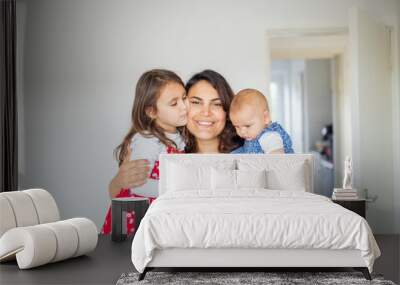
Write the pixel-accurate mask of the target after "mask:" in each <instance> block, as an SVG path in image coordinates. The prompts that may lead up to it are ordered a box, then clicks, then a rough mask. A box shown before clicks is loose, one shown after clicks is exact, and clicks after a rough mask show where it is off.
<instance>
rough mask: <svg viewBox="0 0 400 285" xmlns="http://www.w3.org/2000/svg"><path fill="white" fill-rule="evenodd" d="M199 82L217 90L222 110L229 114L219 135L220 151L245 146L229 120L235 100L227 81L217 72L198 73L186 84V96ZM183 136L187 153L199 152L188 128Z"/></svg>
mask: <svg viewBox="0 0 400 285" xmlns="http://www.w3.org/2000/svg"><path fill="white" fill-rule="evenodd" d="M199 81H207V82H208V83H209V84H210V85H211V86H212V87H213V88H214V89H215V90H217V92H218V95H219V98H220V99H221V103H222V108H223V109H224V111H225V112H226V114H227V119H226V124H225V128H224V129H223V131H222V133H221V134H220V135H219V138H220V142H219V146H218V151H219V152H221V153H228V152H231V151H232V150H234V149H235V148H238V147H239V146H241V145H242V144H243V139H242V138H240V137H239V136H238V135H236V131H235V128H234V126H233V125H232V122H231V121H230V119H229V116H228V114H229V108H230V105H231V102H232V100H233V96H234V93H233V91H232V88H231V87H230V86H229V84H228V82H227V81H226V79H225V78H224V77H223V76H222V75H221V74H219V73H218V72H216V71H213V70H210V69H207V70H204V71H202V72H200V73H197V74H195V75H193V76H192V78H190V79H189V81H188V82H187V83H186V86H185V89H186V94H189V90H190V88H192V87H193V86H194V85H195V84H197V83H198V82H199ZM183 136H184V138H185V143H186V147H185V151H186V152H187V153H193V152H197V151H198V146H197V142H196V138H195V137H194V136H193V135H192V134H191V133H190V132H189V130H188V129H187V127H184V129H183Z"/></svg>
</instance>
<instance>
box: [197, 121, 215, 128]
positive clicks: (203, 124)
mask: <svg viewBox="0 0 400 285" xmlns="http://www.w3.org/2000/svg"><path fill="white" fill-rule="evenodd" d="M196 124H197V125H199V126H201V127H210V126H212V125H213V124H214V122H209V121H196Z"/></svg>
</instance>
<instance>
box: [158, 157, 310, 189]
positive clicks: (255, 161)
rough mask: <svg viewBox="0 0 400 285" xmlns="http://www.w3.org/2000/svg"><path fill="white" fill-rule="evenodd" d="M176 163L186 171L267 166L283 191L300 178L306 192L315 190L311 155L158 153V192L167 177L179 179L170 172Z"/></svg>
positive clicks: (164, 185)
mask: <svg viewBox="0 0 400 285" xmlns="http://www.w3.org/2000/svg"><path fill="white" fill-rule="evenodd" d="M176 165H178V166H179V167H181V169H184V170H185V171H187V170H190V169H195V168H196V167H207V166H211V167H216V168H220V169H221V168H224V169H239V170H242V169H244V170H253V169H254V170H261V169H266V170H267V171H270V172H271V173H274V178H273V180H274V181H275V184H279V183H280V185H281V186H280V187H281V188H282V190H290V189H284V188H285V187H286V188H290V187H292V186H291V185H292V184H293V183H295V182H296V181H298V180H299V179H300V180H302V179H303V182H304V190H305V191H307V192H313V189H314V185H313V181H314V179H313V177H314V161H313V155H312V154H161V155H160V166H159V170H160V181H159V186H158V187H159V195H161V194H163V193H165V192H166V191H167V189H168V185H170V183H169V182H168V179H171V177H175V178H173V179H179V178H176V177H177V176H176V173H174V174H171V171H172V170H171V169H176V168H174V167H176ZM182 166H183V168H182ZM174 175H175V176H174ZM182 175H184V173H182ZM178 177H179V176H178ZM291 183H292V184H291ZM296 183H297V182H296Z"/></svg>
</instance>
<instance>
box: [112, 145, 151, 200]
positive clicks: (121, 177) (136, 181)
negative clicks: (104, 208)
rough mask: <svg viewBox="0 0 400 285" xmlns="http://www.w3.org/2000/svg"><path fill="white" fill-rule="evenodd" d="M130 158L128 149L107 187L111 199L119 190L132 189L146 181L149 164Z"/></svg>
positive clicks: (145, 161)
mask: <svg viewBox="0 0 400 285" xmlns="http://www.w3.org/2000/svg"><path fill="white" fill-rule="evenodd" d="M130 158H131V150H130V147H128V151H127V153H126V156H125V159H124V160H123V161H122V164H121V166H120V167H119V169H118V173H117V174H116V175H115V177H114V178H113V179H112V180H111V183H110V185H109V188H108V192H109V194H110V197H111V198H113V197H115V196H117V195H118V193H119V192H120V190H121V189H129V188H134V187H137V186H140V185H143V184H144V183H146V181H147V177H148V176H149V169H150V167H149V162H148V161H147V160H145V159H138V160H131V159H130Z"/></svg>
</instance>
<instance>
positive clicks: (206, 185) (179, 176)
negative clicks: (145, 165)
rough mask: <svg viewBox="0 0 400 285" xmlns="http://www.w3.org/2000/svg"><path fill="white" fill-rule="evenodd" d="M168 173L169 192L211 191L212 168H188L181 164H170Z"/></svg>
mask: <svg viewBox="0 0 400 285" xmlns="http://www.w3.org/2000/svg"><path fill="white" fill-rule="evenodd" d="M167 171H168V180H167V191H185V190H189V189H210V187H211V177H210V174H211V173H210V172H211V167H206V166H201V167H199V166H190V167H186V166H184V165H181V164H177V163H170V164H169V167H168V170H167Z"/></svg>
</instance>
